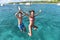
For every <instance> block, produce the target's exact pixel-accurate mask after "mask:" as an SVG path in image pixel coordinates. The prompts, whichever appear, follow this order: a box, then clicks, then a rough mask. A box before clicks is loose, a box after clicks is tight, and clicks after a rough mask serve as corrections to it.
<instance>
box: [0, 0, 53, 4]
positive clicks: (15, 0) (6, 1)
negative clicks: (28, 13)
mask: <svg viewBox="0 0 60 40" xmlns="http://www.w3.org/2000/svg"><path fill="white" fill-rule="evenodd" d="M24 1H32V0H0V4H4V3H9V2H24ZM33 1H36V0H33ZM37 1H52V0H37Z"/></svg>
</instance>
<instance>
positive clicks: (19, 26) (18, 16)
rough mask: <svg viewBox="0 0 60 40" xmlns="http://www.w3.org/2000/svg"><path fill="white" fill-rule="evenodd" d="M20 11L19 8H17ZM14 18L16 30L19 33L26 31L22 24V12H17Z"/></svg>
mask: <svg viewBox="0 0 60 40" xmlns="http://www.w3.org/2000/svg"><path fill="white" fill-rule="evenodd" d="M18 9H20V8H18ZM15 16H16V17H17V19H18V28H19V29H20V31H24V32H25V31H26V28H25V26H24V23H23V22H22V17H23V12H22V11H21V10H19V11H18V12H17V13H16V14H15Z"/></svg>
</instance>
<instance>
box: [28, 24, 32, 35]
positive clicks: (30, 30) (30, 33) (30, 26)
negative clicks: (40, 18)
mask: <svg viewBox="0 0 60 40" xmlns="http://www.w3.org/2000/svg"><path fill="white" fill-rule="evenodd" d="M28 35H29V36H32V25H29V33H28Z"/></svg>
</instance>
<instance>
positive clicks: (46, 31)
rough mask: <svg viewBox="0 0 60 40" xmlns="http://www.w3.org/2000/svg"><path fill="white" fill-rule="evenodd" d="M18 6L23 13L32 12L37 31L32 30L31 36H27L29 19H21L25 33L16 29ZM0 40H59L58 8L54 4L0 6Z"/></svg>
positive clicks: (59, 19)
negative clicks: (33, 12)
mask: <svg viewBox="0 0 60 40" xmlns="http://www.w3.org/2000/svg"><path fill="white" fill-rule="evenodd" d="M18 6H20V7H21V9H22V10H23V11H24V12H27V13H29V11H30V10H34V11H35V14H37V13H39V10H41V11H42V12H41V13H39V15H38V16H35V25H36V26H37V27H38V29H37V30H33V29H32V36H31V37H29V36H28V25H29V19H28V17H27V16H24V17H23V23H24V25H25V26H26V29H27V31H26V32H25V33H23V32H20V30H19V28H18V22H17V18H16V16H15V13H16V12H17V11H18ZM0 40H60V6H57V5H56V4H32V5H19V4H16V5H12V4H8V5H4V6H0Z"/></svg>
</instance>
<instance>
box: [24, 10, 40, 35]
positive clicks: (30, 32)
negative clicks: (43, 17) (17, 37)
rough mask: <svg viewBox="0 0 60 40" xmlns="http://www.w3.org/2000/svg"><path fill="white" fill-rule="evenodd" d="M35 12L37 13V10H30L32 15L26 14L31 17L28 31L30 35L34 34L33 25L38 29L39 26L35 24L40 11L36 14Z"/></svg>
mask: <svg viewBox="0 0 60 40" xmlns="http://www.w3.org/2000/svg"><path fill="white" fill-rule="evenodd" d="M40 12H41V11H40ZM34 13H35V11H34V10H31V11H30V15H28V14H25V15H27V16H28V17H29V21H30V24H29V33H28V35H29V36H32V27H33V28H34V29H37V28H38V27H37V26H35V25H34V21H35V16H37V15H39V13H38V14H36V15H34Z"/></svg>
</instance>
